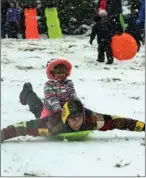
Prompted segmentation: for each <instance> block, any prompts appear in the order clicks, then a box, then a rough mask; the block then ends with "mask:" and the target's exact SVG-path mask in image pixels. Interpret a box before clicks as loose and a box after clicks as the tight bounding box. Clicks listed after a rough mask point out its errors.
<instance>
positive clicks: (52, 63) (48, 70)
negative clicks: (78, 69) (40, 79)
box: [46, 58, 72, 79]
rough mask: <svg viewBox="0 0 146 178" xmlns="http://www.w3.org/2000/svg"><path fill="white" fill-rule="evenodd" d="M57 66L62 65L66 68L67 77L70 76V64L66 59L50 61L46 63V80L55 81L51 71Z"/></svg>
mask: <svg viewBox="0 0 146 178" xmlns="http://www.w3.org/2000/svg"><path fill="white" fill-rule="evenodd" d="M59 64H64V65H65V66H66V67H67V77H68V76H70V73H71V70H72V64H71V63H70V62H69V61H67V60H66V59H57V58H56V59H51V60H50V61H48V62H47V66H46V74H47V77H48V79H55V78H54V76H53V75H52V73H51V71H52V69H53V68H54V67H55V66H57V65H59Z"/></svg>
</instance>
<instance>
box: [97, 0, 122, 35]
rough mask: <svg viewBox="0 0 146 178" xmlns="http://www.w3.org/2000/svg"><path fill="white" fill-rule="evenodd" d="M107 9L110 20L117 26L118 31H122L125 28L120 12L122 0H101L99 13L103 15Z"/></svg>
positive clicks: (98, 6)
mask: <svg viewBox="0 0 146 178" xmlns="http://www.w3.org/2000/svg"><path fill="white" fill-rule="evenodd" d="M102 10H105V11H106V13H107V17H108V19H109V22H110V23H111V24H112V25H113V26H115V30H116V32H118V33H120V32H121V33H122V31H123V28H122V26H121V24H120V13H122V3H121V0H99V2H98V4H97V13H98V15H102V13H103V11H102Z"/></svg>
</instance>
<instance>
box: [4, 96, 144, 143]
mask: <svg viewBox="0 0 146 178" xmlns="http://www.w3.org/2000/svg"><path fill="white" fill-rule="evenodd" d="M40 114H41V113H40ZM57 116H58V117H53V116H51V117H48V118H46V119H35V120H30V121H24V122H20V123H17V124H14V125H10V126H8V127H7V128H4V129H2V131H1V142H3V141H4V140H8V139H10V138H14V137H18V136H26V135H30V136H34V137H37V136H44V137H47V136H54V135H56V134H59V133H66V132H67V133H68V132H77V131H85V130H99V131H107V130H113V129H119V130H129V131H138V132H140V131H145V123H143V122H141V121H138V120H134V119H131V118H124V117H119V116H112V115H106V114H100V113H96V112H93V111H91V110H89V109H87V108H85V107H83V105H82V103H81V101H80V100H79V99H78V98H76V97H75V96H72V97H70V99H69V100H68V101H67V102H66V103H65V104H64V106H63V110H62V113H61V115H60V116H59V115H57Z"/></svg>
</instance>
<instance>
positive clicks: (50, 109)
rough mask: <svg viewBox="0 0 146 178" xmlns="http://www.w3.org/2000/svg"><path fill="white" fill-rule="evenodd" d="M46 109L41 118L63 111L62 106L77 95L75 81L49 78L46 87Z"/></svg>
mask: <svg viewBox="0 0 146 178" xmlns="http://www.w3.org/2000/svg"><path fill="white" fill-rule="evenodd" d="M44 93H45V98H44V109H43V111H42V114H41V118H46V117H48V116H51V115H52V114H53V113H56V112H61V111H62V107H63V105H64V104H65V102H66V101H68V99H69V97H70V96H72V95H76V92H75V89H74V85H73V82H72V81H71V80H68V79H65V80H63V81H61V82H60V81H58V80H49V81H48V82H47V83H46V84H45V87H44Z"/></svg>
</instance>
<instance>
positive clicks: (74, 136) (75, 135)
mask: <svg viewBox="0 0 146 178" xmlns="http://www.w3.org/2000/svg"><path fill="white" fill-rule="evenodd" d="M91 132H92V131H91V130H86V131H79V132H71V133H61V134H58V135H57V136H54V138H55V139H57V140H64V139H67V140H68V141H79V140H84V139H85V138H86V137H87V136H88V135H89V134H90V133H91Z"/></svg>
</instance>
